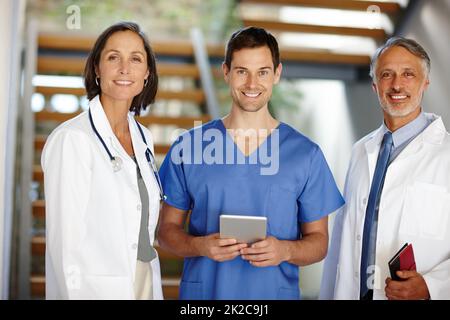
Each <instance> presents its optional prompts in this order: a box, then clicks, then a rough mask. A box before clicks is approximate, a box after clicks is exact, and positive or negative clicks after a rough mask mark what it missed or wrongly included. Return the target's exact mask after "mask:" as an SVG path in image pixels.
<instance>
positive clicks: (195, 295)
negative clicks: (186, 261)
mask: <svg viewBox="0 0 450 320" xmlns="http://www.w3.org/2000/svg"><path fill="white" fill-rule="evenodd" d="M203 299H204V298H203V285H202V283H201V282H191V281H181V283H180V300H203Z"/></svg>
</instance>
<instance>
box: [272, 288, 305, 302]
mask: <svg viewBox="0 0 450 320" xmlns="http://www.w3.org/2000/svg"><path fill="white" fill-rule="evenodd" d="M277 299H278V300H299V299H300V291H299V290H298V289H290V288H280V289H278V294H277Z"/></svg>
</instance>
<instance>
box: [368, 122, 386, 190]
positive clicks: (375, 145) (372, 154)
mask: <svg viewBox="0 0 450 320" xmlns="http://www.w3.org/2000/svg"><path fill="white" fill-rule="evenodd" d="M383 134H384V132H383V126H381V127H379V128H378V129H377V130H376V131H375V132H374V133H373V135H372V137H371V138H370V139H369V140H368V141H366V143H365V148H366V154H367V164H368V168H369V179H370V181H369V186H370V185H371V184H372V177H373V173H374V171H375V166H376V165H377V158H378V152H379V150H380V145H381V140H382V139H383Z"/></svg>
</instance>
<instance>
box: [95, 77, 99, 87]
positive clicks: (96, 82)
mask: <svg viewBox="0 0 450 320" xmlns="http://www.w3.org/2000/svg"><path fill="white" fill-rule="evenodd" d="M97 79H99V77H96V78H95V84H96V85H97V87H100V85H99V84H98V81H97Z"/></svg>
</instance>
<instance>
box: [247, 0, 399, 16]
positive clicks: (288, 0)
mask: <svg viewBox="0 0 450 320" xmlns="http://www.w3.org/2000/svg"><path fill="white" fill-rule="evenodd" d="M241 2H243V3H256V4H275V5H289V6H305V7H316V8H327V9H342V10H358V11H367V8H368V7H369V6H378V7H379V8H380V11H381V12H382V13H387V14H397V13H398V12H399V11H400V10H401V7H400V5H399V4H398V3H396V2H388V1H357V0H356V1H355V0H241Z"/></svg>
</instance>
